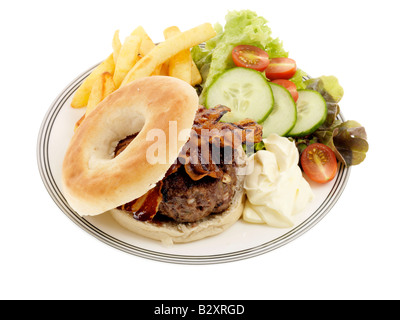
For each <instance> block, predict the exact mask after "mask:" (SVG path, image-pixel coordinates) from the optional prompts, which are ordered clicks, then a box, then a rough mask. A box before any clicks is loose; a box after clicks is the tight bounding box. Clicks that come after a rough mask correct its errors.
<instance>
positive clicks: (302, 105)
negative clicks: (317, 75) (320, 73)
mask: <svg viewBox="0 0 400 320" xmlns="http://www.w3.org/2000/svg"><path fill="white" fill-rule="evenodd" d="M298 92H299V98H298V100H297V121H296V124H295V126H294V127H293V129H292V130H290V132H289V133H288V136H292V137H304V136H306V135H309V134H311V133H313V132H314V131H315V130H317V129H318V127H319V126H320V125H322V124H323V123H324V122H325V120H326V115H327V113H328V110H327V107H326V101H325V99H324V98H323V97H322V96H321V94H320V93H319V92H317V91H314V90H299V91H298Z"/></svg>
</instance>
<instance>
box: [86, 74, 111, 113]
mask: <svg viewBox="0 0 400 320" xmlns="http://www.w3.org/2000/svg"><path fill="white" fill-rule="evenodd" d="M114 91H115V85H114V80H113V76H112V75H111V73H109V72H104V73H103V74H101V75H100V77H98V78H97V80H96V81H95V83H94V84H93V87H92V92H91V93H90V96H89V101H88V105H87V108H86V114H85V116H86V117H87V116H88V115H89V114H90V113H91V112H92V111H93V110H94V109H95V108H96V107H97V105H98V104H99V103H100V102H101V101H103V100H104V98H105V97H107V96H108V95H110V94H111V93H112V92H114Z"/></svg>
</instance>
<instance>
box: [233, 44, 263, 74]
mask: <svg viewBox="0 0 400 320" xmlns="http://www.w3.org/2000/svg"><path fill="white" fill-rule="evenodd" d="M232 59H233V62H234V63H235V65H236V66H238V67H243V68H251V69H254V70H257V71H264V70H265V69H266V68H267V67H268V65H269V56H268V53H267V52H266V51H264V50H263V49H260V48H258V47H255V46H250V45H240V46H236V47H235V48H233V50H232Z"/></svg>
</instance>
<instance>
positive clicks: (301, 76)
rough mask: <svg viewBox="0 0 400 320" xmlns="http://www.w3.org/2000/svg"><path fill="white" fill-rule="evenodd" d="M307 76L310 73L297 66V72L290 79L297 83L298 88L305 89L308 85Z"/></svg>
mask: <svg viewBox="0 0 400 320" xmlns="http://www.w3.org/2000/svg"><path fill="white" fill-rule="evenodd" d="M306 78H308V74H307V73H306V72H304V71H303V70H301V69H299V68H297V70H296V73H295V74H294V76H293V77H292V78H291V79H289V80H290V81H292V82H293V83H294V84H295V85H296V88H297V90H300V89H305V88H306V87H307V85H306V82H305V81H306V80H305V79H306Z"/></svg>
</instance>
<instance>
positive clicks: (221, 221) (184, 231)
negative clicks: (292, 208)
mask: <svg viewBox="0 0 400 320" xmlns="http://www.w3.org/2000/svg"><path fill="white" fill-rule="evenodd" d="M240 167H241V168H240ZM241 169H243V166H239V167H238V170H237V173H238V175H237V183H236V186H235V194H234V196H233V198H232V203H231V205H230V207H229V208H228V209H227V210H225V211H224V212H222V213H218V214H211V215H209V216H208V217H206V218H203V219H201V220H199V221H197V222H191V223H178V222H176V221H173V220H171V221H167V222H151V221H138V220H136V219H134V218H133V215H132V213H129V212H127V211H123V210H119V209H112V210H110V211H109V212H110V213H111V215H112V216H113V218H114V219H115V220H116V221H117V222H118V223H119V224H120V225H121V226H122V227H124V228H125V229H127V230H129V231H132V232H134V233H136V234H139V235H141V236H144V237H147V238H151V239H154V240H159V241H161V242H162V243H163V244H166V245H172V244H173V243H185V242H191V241H196V240H200V239H203V238H206V237H211V236H214V235H217V234H219V233H221V232H223V231H225V230H226V229H228V228H229V227H230V226H232V225H233V224H234V223H235V222H236V221H238V220H239V219H240V218H241V216H242V213H243V209H244V202H245V192H244V188H243V182H244V174H243V171H242V170H241Z"/></svg>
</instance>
